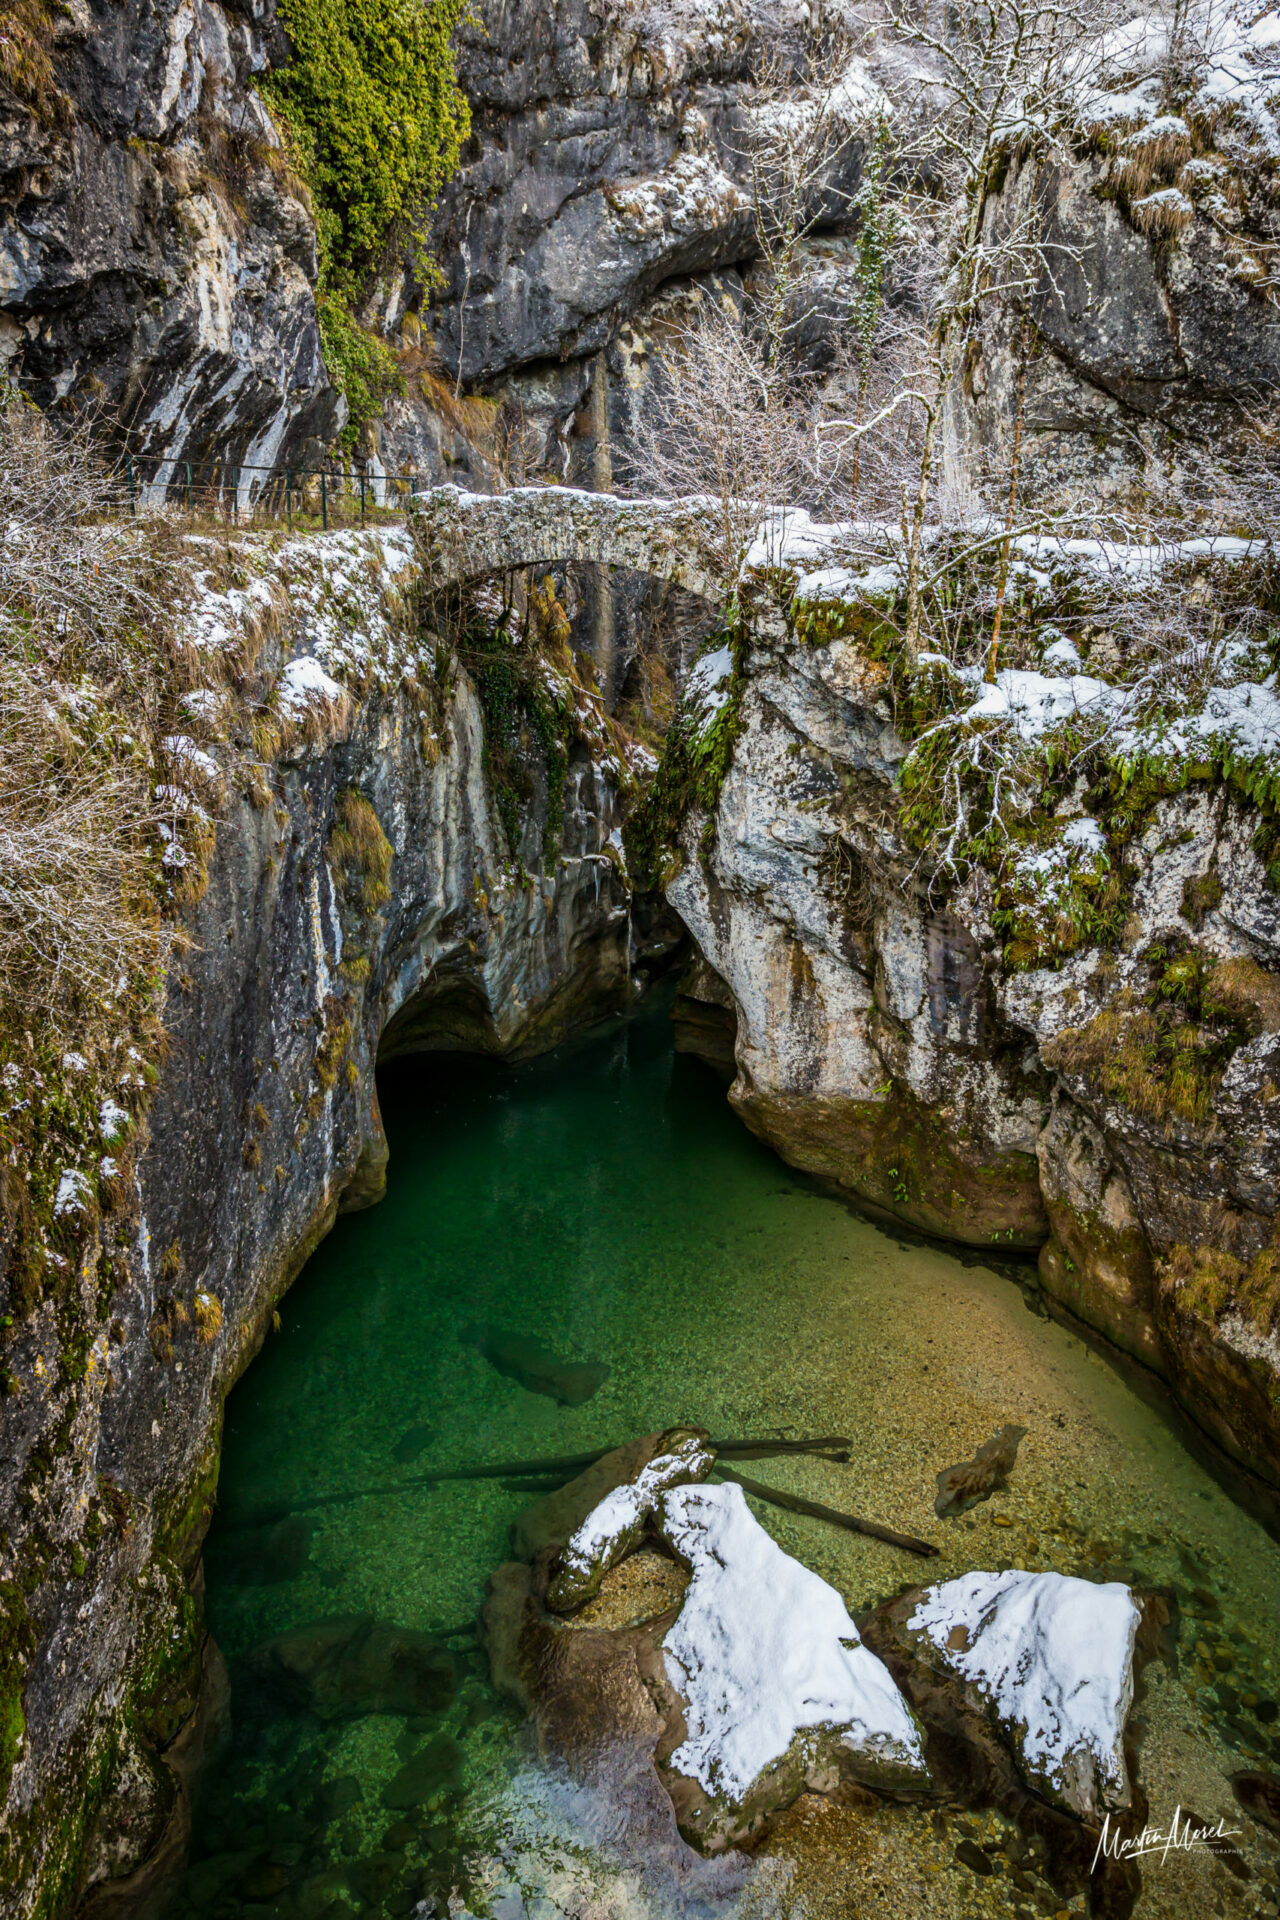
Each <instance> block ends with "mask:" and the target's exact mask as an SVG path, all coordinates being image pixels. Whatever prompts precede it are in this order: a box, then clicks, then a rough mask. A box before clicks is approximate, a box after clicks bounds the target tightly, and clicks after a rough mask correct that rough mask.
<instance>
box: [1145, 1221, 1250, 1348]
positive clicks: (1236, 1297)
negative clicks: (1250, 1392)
mask: <svg viewBox="0 0 1280 1920" xmlns="http://www.w3.org/2000/svg"><path fill="white" fill-rule="evenodd" d="M1160 1280H1161V1283H1162V1285H1164V1286H1166V1287H1168V1288H1170V1289H1171V1290H1172V1291H1173V1293H1174V1295H1175V1297H1176V1299H1177V1303H1178V1306H1179V1307H1180V1308H1181V1309H1182V1310H1183V1311H1184V1312H1189V1313H1194V1314H1195V1315H1197V1317H1198V1318H1200V1319H1202V1320H1209V1321H1217V1320H1220V1319H1221V1318H1222V1317H1223V1315H1224V1314H1225V1313H1228V1312H1230V1311H1235V1312H1237V1313H1239V1315H1240V1316H1241V1318H1242V1319H1243V1320H1244V1321H1245V1322H1246V1323H1247V1324H1248V1325H1249V1326H1250V1327H1251V1328H1252V1329H1253V1331H1254V1332H1255V1333H1256V1334H1258V1335H1259V1337H1260V1338H1262V1339H1264V1340H1265V1339H1266V1338H1267V1336H1268V1334H1270V1333H1271V1332H1272V1330H1273V1329H1274V1328H1275V1327H1276V1326H1277V1325H1278V1324H1280V1228H1278V1229H1277V1232H1276V1233H1275V1234H1273V1235H1272V1240H1271V1244H1270V1246H1267V1247H1264V1248H1263V1249H1262V1251H1261V1253H1259V1254H1257V1255H1256V1256H1255V1257H1254V1259H1252V1260H1251V1261H1248V1262H1246V1261H1243V1260H1238V1259H1236V1257H1235V1255H1234V1254H1231V1253H1227V1252H1226V1251H1225V1250H1224V1249H1223V1248H1221V1247H1210V1246H1198V1247H1195V1248H1191V1247H1186V1246H1175V1247H1172V1248H1171V1249H1170V1251H1169V1253H1168V1254H1167V1255H1166V1257H1165V1259H1164V1260H1162V1261H1161V1263H1160Z"/></svg>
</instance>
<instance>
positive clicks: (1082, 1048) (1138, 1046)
mask: <svg viewBox="0 0 1280 1920" xmlns="http://www.w3.org/2000/svg"><path fill="white" fill-rule="evenodd" d="M1145 957H1146V960H1147V964H1148V967H1149V969H1150V979H1151V986H1150V989H1149V991H1148V992H1147V994H1146V995H1145V997H1144V999H1143V1000H1141V1001H1135V1000H1134V999H1133V998H1132V996H1129V997H1128V998H1127V1001H1126V1003H1125V1004H1121V1005H1117V1006H1114V1007H1107V1008H1104V1009H1103V1011H1102V1012H1101V1013H1097V1014H1095V1015H1094V1017H1093V1018H1092V1019H1091V1020H1090V1021H1089V1022H1088V1023H1087V1024H1086V1025H1085V1026H1083V1027H1077V1028H1070V1029H1068V1030H1067V1031H1066V1032H1064V1033H1061V1034H1059V1035H1058V1036H1057V1038H1056V1039H1054V1040H1052V1041H1051V1042H1049V1044H1048V1045H1047V1046H1046V1047H1045V1049H1044V1059H1045V1062H1046V1064H1047V1065H1048V1066H1050V1067H1053V1068H1055V1069H1056V1070H1058V1071H1060V1072H1065V1073H1074V1074H1079V1075H1081V1076H1083V1077H1085V1078H1087V1079H1089V1080H1091V1081H1092V1082H1093V1083H1094V1084H1095V1085H1097V1086H1099V1087H1100V1088H1101V1089H1102V1091H1103V1092H1104V1093H1106V1094H1108V1095H1110V1097H1111V1098H1112V1099H1113V1100H1116V1101H1118V1102H1119V1103H1120V1105H1122V1106H1123V1107H1126V1108H1127V1109H1128V1110H1129V1112H1130V1113H1134V1114H1137V1115H1139V1116H1140V1117H1141V1118H1143V1119H1146V1120H1151V1121H1154V1122H1155V1123H1156V1124H1157V1125H1159V1126H1161V1127H1163V1128H1164V1129H1165V1131H1166V1132H1172V1131H1173V1130H1174V1128H1175V1126H1176V1124H1177V1123H1178V1122H1179V1121H1182V1122H1185V1123H1187V1124H1189V1125H1191V1126H1193V1127H1196V1128H1198V1129H1200V1130H1201V1131H1208V1130H1209V1129H1210V1128H1212V1127H1213V1126H1214V1124H1215V1116H1214V1107H1213V1102H1214V1097H1215V1095H1216V1094H1217V1091H1218V1088H1219V1086H1220V1085H1221V1084H1222V1077H1223V1075H1224V1073H1225V1072H1226V1069H1227V1065H1228V1063H1229V1061H1230V1059H1231V1057H1232V1055H1233V1054H1234V1053H1235V1051H1236V1050H1237V1048H1238V1047H1239V1046H1240V1045H1241V1044H1242V1043H1243V1042H1244V1041H1245V1040H1246V1039H1247V1038H1248V1037H1249V1035H1250V1032H1251V1031H1252V1030H1253V1027H1252V1026H1251V1021H1256V1019H1257V1018H1258V1017H1259V1016H1258V1015H1257V1014H1256V1013H1254V1014H1251V1012H1250V1009H1251V1008H1252V1007H1253V1006H1254V1005H1255V1000H1256V995H1257V992H1258V989H1257V987H1256V984H1255V983H1251V982H1245V981H1243V980H1241V981H1237V980H1236V978H1235V975H1234V974H1232V973H1229V972H1228V971H1227V970H1224V969H1223V968H1222V967H1220V966H1219V965H1218V964H1217V962H1216V961H1215V960H1214V958H1213V956H1212V955H1211V954H1206V953H1203V952H1201V951H1200V950H1199V949H1198V948H1195V947H1182V948H1174V949H1167V948H1165V947H1163V946H1155V947H1152V948H1151V949H1149V950H1148V952H1147V954H1146V956H1145ZM1255 971H1256V972H1257V973H1258V974H1260V975H1262V977H1263V980H1264V982H1266V983H1269V985H1270V988H1272V989H1274V988H1275V985H1276V983H1275V982H1274V980H1273V979H1272V976H1270V975H1266V974H1264V973H1263V970H1262V969H1261V968H1256V969H1255ZM1273 998H1274V995H1273Z"/></svg>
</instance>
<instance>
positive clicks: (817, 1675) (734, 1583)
mask: <svg viewBox="0 0 1280 1920" xmlns="http://www.w3.org/2000/svg"><path fill="white" fill-rule="evenodd" d="M659 1529H660V1531H661V1534H662V1536H663V1538H664V1539H665V1540H666V1542H667V1544H668V1545H669V1546H670V1547H671V1548H672V1549H673V1551H674V1552H675V1553H676V1554H677V1555H678V1556H679V1557H680V1558H681V1559H682V1560H683V1561H684V1562H685V1564H686V1565H687V1566H688V1567H689V1569H690V1572H691V1574H692V1578H691V1580H690V1583H689V1587H688V1590H687V1592H686V1594H685V1599H684V1604H683V1606H682V1607H681V1610H680V1615H679V1618H678V1619H677V1620H676V1622H675V1625H674V1626H672V1627H671V1628H669V1629H668V1631H667V1633H666V1635H665V1636H664V1639H663V1644H662V1652H663V1660H664V1664H665V1668H666V1676H667V1680H668V1682H669V1684H670V1686H671V1688H672V1689H673V1691H674V1693H675V1695H676V1696H677V1697H678V1700H679V1703H680V1712H679V1713H677V1714H676V1715H675V1716H674V1717H673V1721H672V1722H669V1725H668V1733H667V1735H666V1737H665V1738H664V1739H663V1740H662V1741H660V1742H659V1746H658V1752H657V1760H658V1764H659V1771H660V1773H661V1774H662V1777H663V1779H664V1780H665V1782H666V1784H667V1788H668V1791H669V1792H670V1794H671V1797H672V1800H673V1802H674V1803H675V1807H676V1815H677V1818H678V1820H679V1823H680V1828H681V1831H682V1832H683V1833H684V1834H685V1835H686V1836H687V1837H688V1838H689V1839H691V1840H693V1841H694V1842H695V1844H696V1845H698V1846H699V1847H701V1848H702V1849H703V1850H704V1851H707V1852H714V1851H717V1850H719V1849H720V1848H722V1847H725V1846H730V1845H732V1844H734V1843H735V1842H737V1841H740V1840H743V1839H746V1838H747V1837H749V1835H751V1834H752V1833H753V1832H755V1831H756V1830H757V1829H758V1828H759V1827H760V1826H761V1825H762V1824H763V1822H764V1820H765V1819H766V1818H767V1816H768V1815H769V1814H770V1813H772V1812H775V1811H777V1810H779V1809H780V1808H782V1807H785V1806H787V1805H789V1804H790V1802H791V1801H792V1800H794V1799H795V1798H796V1796H797V1795H798V1794H800V1793H801V1792H803V1791H804V1789H805V1788H806V1787H809V1788H812V1789H814V1790H816V1791H820V1792H821V1791H827V1792H829V1791H830V1790H831V1789H832V1788H834V1787H836V1786H837V1785H838V1784H839V1783H840V1781H841V1780H842V1779H856V1780H859V1781H861V1782H863V1783H864V1784H866V1785H868V1786H872V1787H876V1788H880V1789H884V1790H887V1791H890V1792H902V1791H911V1790H921V1789H925V1788H927V1786H928V1772H927V1769H926V1766H925V1758H924V1744H923V1740H922V1737H921V1733H920V1729H919V1727H918V1726H917V1724H916V1721H915V1719H914V1717H913V1715H912V1713H911V1710H910V1708H909V1707H908V1705H907V1703H906V1701H905V1700H904V1699H903V1697H902V1695H901V1693H900V1692H899V1691H898V1688H897V1686H896V1685H895V1684H894V1681H893V1680H892V1678H891V1677H890V1675H889V1672H888V1670H887V1668H886V1667H885V1666H884V1664H883V1662H882V1661H881V1660H879V1659H878V1658H877V1657H876V1655H875V1654H873V1653H872V1652H871V1651H870V1649H869V1648H867V1647H865V1646H863V1645H862V1643H861V1640H860V1638H859V1635H858V1630H857V1628H856V1626H855V1625H854V1623H853V1621H852V1620H851V1619H850V1617H849V1613H848V1610H847V1608H846V1607H845V1603H844V1601H843V1600H842V1599H841V1597H840V1595H839V1594H838V1593H837V1592H836V1591H835V1589H834V1588H833V1587H830V1586H828V1585H827V1583H826V1581H825V1580H822V1579H820V1578H819V1576H818V1575H817V1574H816V1573H812V1572H810V1570H809V1569H808V1568H807V1567H803V1566H801V1564H800V1563H799V1561H797V1560H793V1559H792V1558H791V1556H790V1555H789V1554H786V1553H784V1552H783V1551H782V1548H781V1547H779V1546H778V1545H777V1544H776V1542H775V1541H773V1540H772V1539H771V1538H770V1536H769V1535H768V1534H767V1533H766V1532H765V1530H764V1528H763V1527H762V1526H761V1525H760V1524H759V1522H758V1521H757V1520H756V1519H755V1518H754V1516H753V1515H752V1513H751V1511H750V1509H749V1508H748V1506H747V1503H746V1500H745V1498H744V1496H743V1493H742V1490H741V1488H740V1487H737V1486H734V1485H732V1484H730V1485H727V1486H681V1487H677V1488H676V1489H675V1490H674V1491H673V1492H670V1493H668V1494H666V1495H665V1496H664V1498H663V1500H662V1503H661V1507H660V1510H659Z"/></svg>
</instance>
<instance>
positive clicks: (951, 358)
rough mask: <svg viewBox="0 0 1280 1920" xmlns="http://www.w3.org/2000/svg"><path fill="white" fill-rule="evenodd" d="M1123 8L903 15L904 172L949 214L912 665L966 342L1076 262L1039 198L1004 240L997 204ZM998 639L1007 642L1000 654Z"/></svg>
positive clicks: (930, 1) (970, 1) (931, 341)
mask: <svg viewBox="0 0 1280 1920" xmlns="http://www.w3.org/2000/svg"><path fill="white" fill-rule="evenodd" d="M1110 4H1111V0H1092V3H1090V0H1086V4H1084V5H1074V6H1070V7H1068V6H1065V5H1062V4H1060V0H926V4H925V5H924V6H923V7H918V6H916V5H912V6H911V7H909V8H908V7H906V6H904V7H902V8H901V9H900V10H899V11H898V13H897V14H896V15H895V19H894V30H895V32H896V33H897V34H898V35H899V36H900V38H901V39H902V40H903V41H904V42H905V43H906V44H907V45H908V46H910V47H912V48H914V49H915V50H916V51H917V52H918V54H919V55H920V57H921V66H922V68H923V70H924V73H923V77H921V78H917V79H916V80H914V81H913V82H912V83H911V84H910V86H909V87H908V88H906V89H904V90H903V93H904V97H903V98H901V99H900V100H899V102H898V107H899V119H900V121H901V122H902V124H903V125H905V126H909V127H911V128H912V129H913V132H912V134H911V136H910V137H909V138H907V139H905V140H904V141H903V143H902V146H901V149H900V164H905V163H907V162H910V164H911V165H912V167H913V168H914V173H915V178H916V182H917V186H916V199H917V201H918V202H919V203H924V202H926V201H931V202H932V203H933V204H934V206H935V207H936V206H941V207H942V209H943V212H942V216H941V220H940V222H939V233H938V279H937V286H936V291H935V294H934V297H933V300H932V305H931V314H930V320H931V324H930V327H929V330H928V334H927V336H926V338H927V342H928V352H927V355H926V357H925V360H924V363H923V364H922V366H921V367H920V369H919V378H918V381H917V383H916V385H915V386H914V388H913V389H912V397H913V400H914V402H915V404H916V405H917V406H918V407H919V409H920V411H921V413H922V416H923V420H924V432H923V438H922V446H921V454H920V461H919V468H918V473H917V477H916V482H915V486H914V489H913V493H912V497H911V498H909V499H908V501H907V502H906V503H905V513H904V520H905V522H906V540H907V554H906V562H907V565H906V573H907V583H906V584H907V596H906V597H907V612H906V625H905V629H904V634H903V643H904V647H905V650H906V652H907V655H908V657H909V658H914V657H915V655H916V654H917V653H918V651H919V647H920V634H921V620H922V613H923V603H922V594H921V588H922V581H923V565H924V537H925V527H926V522H927V517H928V513H929V507H930V501H931V495H932V490H933V484H934V479H935V466H936V462H937V456H938V447H939V435H940V433H941V430H942V426H943V420H944V415H945V411H946V407H947V404H948V400H949V398H950V395H951V392H952V388H953V384H954V381H955V378H956V373H957V370H958V367H959V365H960V360H961V355H962V351H963V348H964V345H965V343H966V340H967V339H968V337H969V335H970V332H971V330H972V327H973V325H974V322H975V319H976V317H977V314H978V311H979V309H980V307H981V306H982V304H983V303H984V302H987V301H992V300H1001V301H1006V302H1011V303H1013V304H1015V305H1019V306H1022V307H1024V308H1025V305H1026V303H1027V302H1028V300H1029V299H1030V297H1031V295H1032V293H1033V291H1034V290H1035V288H1036V287H1037V286H1038V285H1039V284H1040V283H1041V281H1042V280H1044V279H1045V278H1046V277H1047V278H1048V279H1050V280H1052V279H1053V277H1054V273H1055V270H1056V269H1057V268H1059V267H1060V266H1061V265H1062V263H1063V255H1064V250H1063V249H1059V248H1058V247H1057V246H1056V243H1049V242H1047V241H1046V240H1045V238H1044V234H1043V231H1042V223H1041V220H1040V216H1039V209H1038V206H1037V205H1036V203H1035V202H1036V196H1035V195H1033V196H1032V206H1031V208H1030V210H1029V211H1027V212H1026V213H1024V214H1021V215H1019V216H1015V217H1013V218H1011V219H1010V220H1008V221H1007V222H1006V223H1005V224H1004V225H1002V226H1001V227H1000V228H999V229H998V230H997V228H996V227H995V225H994V224H993V223H992V222H991V221H990V220H989V219H988V218H987V214H988V204H989V196H990V195H991V193H992V189H993V187H994V185H995V183H996V181H997V178H998V176H999V175H1000V173H1001V172H1002V170H1003V169H1004V168H1005V167H1007V165H1008V164H1009V161H1010V159H1011V158H1013V157H1015V156H1018V157H1021V158H1022V159H1023V161H1024V163H1025V162H1026V161H1027V160H1028V159H1030V158H1032V157H1042V156H1044V155H1046V154H1048V153H1050V152H1055V151H1057V150H1058V149H1059V147H1060V144H1061V138H1062V136H1061V134H1060V132H1059V129H1060V128H1061V127H1062V125H1063V123H1064V121H1066V120H1068V119H1069V117H1070V110H1071V107H1072V105H1073V104H1074V101H1075V98H1076V95H1077V91H1078V87H1079V82H1080V76H1081V70H1082V57H1083V54H1084V50H1085V48H1086V46H1087V44H1088V43H1089V41H1090V40H1091V39H1092V38H1094V37H1095V36H1096V35H1097V34H1098V33H1099V32H1100V31H1101V30H1102V29H1103V27H1104V25H1105V24H1106V20H1107V18H1108V11H1107V10H1108V8H1109V7H1110ZM1013 495H1014V497H1015V498H1016V476H1015V480H1014V484H1013ZM1006 532H1007V533H1010V534H1011V532H1012V522H1011V521H1010V522H1009V525H1008V527H1007V529H1006ZM1002 604H1003V603H1002V602H1001V605H1002ZM998 640H999V636H998V631H997V633H996V644H997V647H998ZM992 660H993V662H994V653H993V655H992Z"/></svg>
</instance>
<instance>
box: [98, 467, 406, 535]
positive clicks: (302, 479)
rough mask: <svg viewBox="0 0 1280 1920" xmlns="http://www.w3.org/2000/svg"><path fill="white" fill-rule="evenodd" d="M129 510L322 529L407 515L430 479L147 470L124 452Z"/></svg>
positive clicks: (332, 472)
mask: <svg viewBox="0 0 1280 1920" xmlns="http://www.w3.org/2000/svg"><path fill="white" fill-rule="evenodd" d="M124 482H125V487H126V489H127V492H128V498H129V511H130V513H132V514H133V515H134V516H135V517H136V516H137V515H138V514H139V513H141V512H145V511H146V510H147V509H148V508H164V509H165V510H166V511H167V512H170V513H171V512H173V510H174V509H175V508H177V509H178V510H179V511H182V512H186V513H188V514H190V515H192V516H193V517H212V518H216V519H222V520H226V521H228V522H229V523H231V524H232V525H236V526H253V525H256V524H259V523H260V522H263V521H266V522H271V523H279V522H281V521H283V522H284V523H285V524H286V525H287V526H288V527H289V529H290V531H292V530H293V528H294V526H295V525H298V526H301V527H308V528H312V529H314V528H316V527H319V528H320V529H322V530H324V531H326V532H327V531H328V529H329V527H330V526H362V527H363V526H366V525H367V524H368V523H369V521H370V519H371V518H373V519H374V520H375V521H376V520H378V519H382V518H385V517H386V516H387V515H391V516H399V515H401V514H403V513H404V512H405V511H406V509H407V507H408V504H409V501H410V498H411V497H412V495H413V494H414V493H417V492H421V491H422V490H423V488H424V487H429V486H430V485H431V484H432V482H431V479H430V476H429V475H427V474H420V473H387V474H380V473H379V474H374V473H369V472H367V471H362V470H357V469H356V468H354V467H289V466H285V467H276V466H261V465H255V464H253V463H251V462H236V461H191V460H160V461H156V462H155V463H154V465H153V470H152V472H151V473H150V475H149V476H148V474H147V473H146V472H145V471H144V468H143V463H142V462H141V461H139V460H138V459H136V458H135V457H134V455H132V454H128V453H127V454H126V455H125V457H124Z"/></svg>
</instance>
